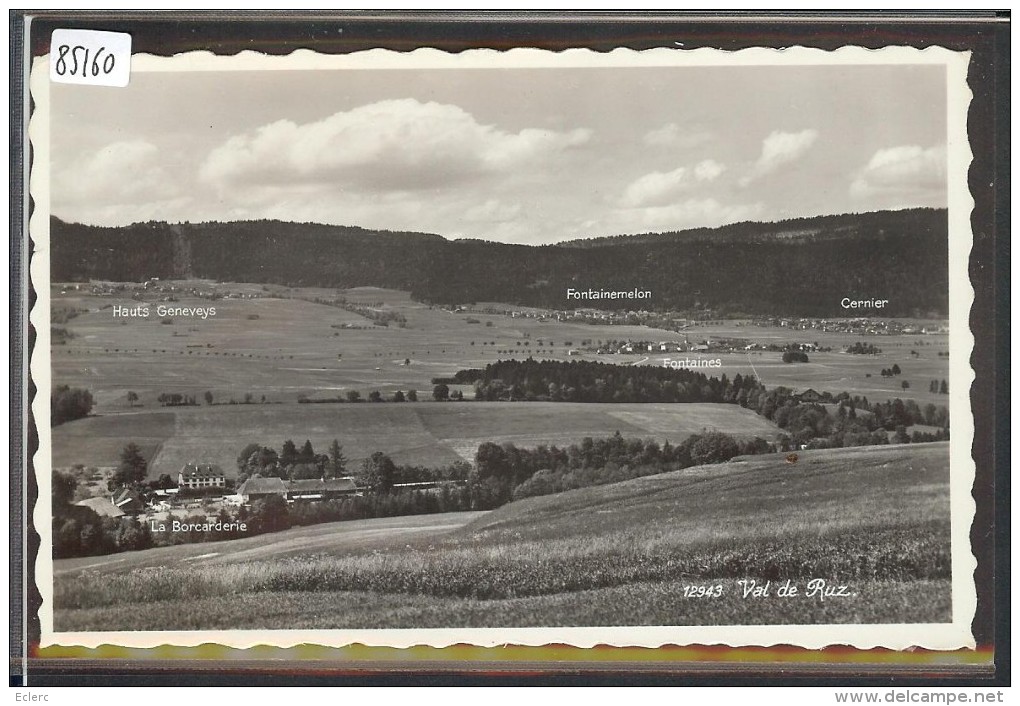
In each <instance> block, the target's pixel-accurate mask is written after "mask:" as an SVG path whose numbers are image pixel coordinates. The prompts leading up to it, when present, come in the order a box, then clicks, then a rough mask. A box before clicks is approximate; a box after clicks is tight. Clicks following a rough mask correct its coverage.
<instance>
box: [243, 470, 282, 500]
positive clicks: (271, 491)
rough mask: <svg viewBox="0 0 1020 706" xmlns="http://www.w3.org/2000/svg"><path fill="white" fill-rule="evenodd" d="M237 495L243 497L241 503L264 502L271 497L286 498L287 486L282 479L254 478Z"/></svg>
mask: <svg viewBox="0 0 1020 706" xmlns="http://www.w3.org/2000/svg"><path fill="white" fill-rule="evenodd" d="M237 494H238V495H240V496H241V501H242V502H245V503H251V502H254V501H256V500H264V499H265V498H268V497H269V496H270V495H279V496H280V497H281V498H286V497H287V484H286V483H284V482H283V480H282V479H281V478H263V477H262V476H252V477H251V478H249V479H248V480H246V481H245V482H244V483H242V484H241V487H240V488H238V489H237Z"/></svg>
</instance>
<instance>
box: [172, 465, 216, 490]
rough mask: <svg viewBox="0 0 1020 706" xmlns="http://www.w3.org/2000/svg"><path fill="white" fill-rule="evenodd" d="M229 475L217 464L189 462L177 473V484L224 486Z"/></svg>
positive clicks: (201, 486)
mask: <svg viewBox="0 0 1020 706" xmlns="http://www.w3.org/2000/svg"><path fill="white" fill-rule="evenodd" d="M226 484H227V476H226V475H225V474H224V473H223V470H222V469H221V468H220V467H219V466H217V465H215V464H211V463H210V464H197V463H187V464H185V465H184V468H182V469H181V470H180V472H179V473H178V474H177V485H178V486H179V487H181V488H222V487H224V486H225V485H226Z"/></svg>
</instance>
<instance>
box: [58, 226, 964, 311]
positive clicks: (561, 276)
mask: <svg viewBox="0 0 1020 706" xmlns="http://www.w3.org/2000/svg"><path fill="white" fill-rule="evenodd" d="M51 246H52V260H51V262H52V279H53V280H54V281H58V282H63V281H84V280H88V279H105V280H115V281H140V280H144V279H147V278H149V277H161V278H167V277H178V278H180V277H186V276H187V277H202V278H210V279H216V280H220V281H237V282H262V283H278V284H288V285H292V286H300V285H307V286H312V285H314V286H326V287H356V286H378V287H389V288H393V289H403V290H407V291H410V292H411V293H412V294H413V296H414V297H415V298H416V299H419V300H421V301H426V302H431V303H465V302H474V301H502V302H509V303H513V304H518V305H527V306H538V307H547V308H554V309H569V308H575V307H581V306H591V302H588V301H581V300H568V299H567V298H566V290H567V288H569V287H573V288H575V289H588V288H603V289H609V290H630V289H634V288H640V289H643V290H650V291H651V292H652V295H651V297H650V298H649V299H645V300H642V301H641V302H640V307H641V308H646V309H657V310H666V309H681V310H685V309H700V308H706V307H707V308H710V309H712V310H713V311H714V312H715V313H716V314H717V315H725V314H727V313H747V314H779V315H791V316H793V315H799V316H846V315H847V311H846V310H844V309H841V307H840V306H839V301H840V299H842V298H843V297H850V298H861V299H870V298H882V299H887V300H889V304H888V306H887V307H886V308H885V309H883V310H882V311H881V312H880V313H881V314H882V315H884V316H914V317H924V316H931V317H941V316H944V315H945V314H946V312H947V310H948V295H947V293H948V236H947V220H946V211H945V210H935V209H911V210H904V211H884V212H879V213H868V214H849V215H842V216H826V217H820V218H813V219H796V220H791V221H785V222H783V223H779V224H776V223H742V224H736V225H731V226H724V227H722V228H716V229H697V230H692V231H685V232H682V233H662V234H646V235H638V236H623V237H617V238H609V239H599V240H595V241H586V242H580V241H574V242H571V243H566V244H561V245H547V246H526V245H507V244H503V243H494V242H487V241H480V240H458V241H449V240H445V239H443V238H442V237H440V236H437V235H429V234H423V233H397V232H388V231H373V230H366V229H362V228H354V227H347V226H325V225H316V224H298V223H284V222H280V221H250V222H235V223H199V224H190V223H185V224H178V225H170V224H165V223H144V224H134V225H131V226H125V227H122V228H100V227H93V226H84V225H79V224H71V223H65V222H63V221H61V220H59V219H56V218H54V219H53V220H52V222H51ZM598 306H599V307H601V308H612V307H619V308H635V307H636V304H635V302H634V301H628V300H616V301H613V300H605V301H601V302H598ZM855 313H856V312H855Z"/></svg>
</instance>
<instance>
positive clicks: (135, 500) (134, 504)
mask: <svg viewBox="0 0 1020 706" xmlns="http://www.w3.org/2000/svg"><path fill="white" fill-rule="evenodd" d="M110 502H111V503H112V504H113V506H114V507H115V508H117V509H118V510H120V511H121V512H122V513H123V514H125V515H137V514H138V513H140V512H141V511H142V510H144V509H145V503H144V502H143V501H142V498H141V496H140V495H138V493H137V492H135V491H134V490H132V489H131V488H121V489H120V490H118V491H116V492H115V493H114V494H113V495H112V496H111V497H110Z"/></svg>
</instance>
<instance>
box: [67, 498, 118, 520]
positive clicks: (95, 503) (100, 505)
mask: <svg viewBox="0 0 1020 706" xmlns="http://www.w3.org/2000/svg"><path fill="white" fill-rule="evenodd" d="M75 505H76V506H77V507H87V508H89V509H91V510H94V511H95V513H96V514H97V515H99V516H100V517H123V516H124V511H123V510H121V509H120V508H119V507H117V506H116V505H114V504H113V501H112V500H111V499H110V498H103V497H96V498H86V499H85V500H81V501H79V502H76V503H75Z"/></svg>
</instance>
